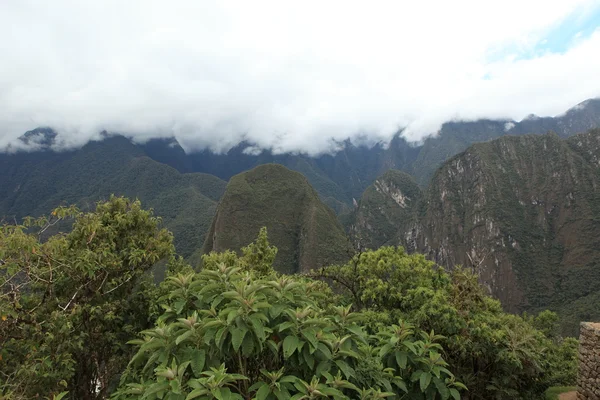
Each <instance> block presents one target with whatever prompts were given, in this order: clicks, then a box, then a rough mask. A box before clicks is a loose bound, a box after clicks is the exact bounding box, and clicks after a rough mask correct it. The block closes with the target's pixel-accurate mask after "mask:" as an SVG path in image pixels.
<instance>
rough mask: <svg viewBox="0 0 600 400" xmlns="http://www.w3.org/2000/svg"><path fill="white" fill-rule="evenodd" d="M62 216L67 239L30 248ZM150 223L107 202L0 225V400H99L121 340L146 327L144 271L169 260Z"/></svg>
mask: <svg viewBox="0 0 600 400" xmlns="http://www.w3.org/2000/svg"><path fill="white" fill-rule="evenodd" d="M70 217H75V221H74V223H73V227H72V230H71V232H70V233H69V234H66V235H65V234H57V235H54V236H52V237H50V238H49V239H48V240H47V241H41V240H40V237H41V235H42V234H43V233H44V231H45V230H46V229H48V228H49V227H51V226H52V225H54V224H56V223H58V222H59V221H61V220H65V219H68V218H70ZM159 223H160V220H159V219H158V218H156V217H154V216H153V215H152V213H151V212H149V211H145V210H142V209H141V205H140V203H139V202H137V201H136V202H132V201H129V200H127V199H124V198H117V197H113V198H111V199H110V200H109V201H108V202H104V203H99V204H98V205H97V207H96V210H95V211H94V212H91V213H81V212H79V211H78V210H77V209H76V208H74V207H71V208H59V209H56V210H55V211H54V212H53V213H52V216H51V217H50V218H49V219H47V218H40V219H31V218H28V219H26V221H25V224H24V225H4V226H0V315H1V317H2V318H1V320H0V371H2V374H0V397H1V398H7V399H12V398H15V399H24V398H37V397H39V396H43V395H44V396H49V398H52V396H53V395H57V396H58V393H61V392H63V391H65V390H68V391H69V392H70V396H72V397H71V398H76V399H95V398H103V396H106V394H107V393H108V391H109V387H110V385H111V379H112V378H113V377H114V376H115V375H116V374H118V373H119V372H120V371H121V370H122V369H123V368H124V367H125V365H126V363H127V359H128V358H129V357H130V349H128V348H127V347H126V346H125V342H126V341H127V340H128V339H129V338H131V336H132V335H134V334H135V333H136V332H138V331H140V330H141V329H144V328H145V327H148V326H149V322H150V321H151V320H152V319H153V318H152V317H151V315H150V311H149V310H150V308H151V307H152V304H153V303H154V302H155V297H154V291H155V288H154V285H153V284H152V283H151V280H150V279H148V278H147V276H146V272H148V271H149V270H150V268H151V267H152V266H153V265H155V264H156V263H157V262H158V261H159V260H161V259H168V258H170V257H171V255H172V253H173V245H172V237H171V234H170V233H169V232H168V231H166V230H164V229H160V228H159Z"/></svg>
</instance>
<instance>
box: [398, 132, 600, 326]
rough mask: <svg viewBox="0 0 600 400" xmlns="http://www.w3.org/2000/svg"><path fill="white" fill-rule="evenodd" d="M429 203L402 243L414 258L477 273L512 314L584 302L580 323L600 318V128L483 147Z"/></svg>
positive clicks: (447, 175) (452, 170)
mask: <svg viewBox="0 0 600 400" xmlns="http://www.w3.org/2000/svg"><path fill="white" fill-rule="evenodd" d="M424 201H425V204H424V209H425V211H424V213H423V215H422V216H421V217H420V218H419V221H418V223H416V224H413V226H412V229H410V230H407V231H405V232H404V237H403V240H402V241H401V243H403V244H404V245H406V246H407V247H409V249H410V250H414V251H420V252H424V253H426V254H428V255H429V256H430V257H431V258H432V259H434V260H436V261H437V262H438V263H440V264H441V265H443V266H445V267H447V268H452V267H453V266H454V265H457V264H461V265H464V266H468V267H471V268H473V269H474V270H476V271H477V273H478V274H479V277H480V281H481V282H482V283H483V284H484V285H485V286H487V288H488V289H489V291H490V292H491V293H492V294H493V295H494V296H496V297H497V298H499V299H500V300H501V301H502V303H503V305H504V306H505V308H506V309H507V310H509V311H513V312H519V311H524V310H531V311H538V310H541V309H544V308H547V307H550V308H553V309H556V310H557V311H560V310H561V309H562V308H563V307H565V306H567V307H573V304H578V307H577V309H575V310H571V311H572V312H570V313H568V314H570V318H572V319H573V321H579V320H581V319H587V318H590V317H591V318H595V317H600V315H596V314H598V313H600V309H599V308H598V307H595V309H594V307H593V305H594V303H596V304H597V299H598V294H599V293H600V130H592V131H590V132H588V133H585V134H580V135H575V136H573V137H571V138H569V139H566V140H565V139H561V138H560V137H559V136H557V135H556V134H547V135H541V136H537V135H525V136H514V137H511V136H507V137H503V138H501V139H498V140H495V141H492V142H487V143H480V144H476V145H474V146H472V147H470V148H469V149H468V150H467V151H465V152H464V153H462V154H460V155H458V156H456V157H454V158H452V159H451V160H449V161H448V162H446V163H445V164H444V166H443V167H442V168H440V169H439V170H438V171H437V172H436V174H435V176H434V177H433V180H432V183H431V185H430V187H429V190H428V191H427V194H426V198H425V199H424ZM590 307H591V308H590ZM589 312H591V313H592V314H594V315H589ZM578 318H581V319H578ZM573 321H571V322H573Z"/></svg>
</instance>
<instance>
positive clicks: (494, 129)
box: [409, 98, 600, 186]
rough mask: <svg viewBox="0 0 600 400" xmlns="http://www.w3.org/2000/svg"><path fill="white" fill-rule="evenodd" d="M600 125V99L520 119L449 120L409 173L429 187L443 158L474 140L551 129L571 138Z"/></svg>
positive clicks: (427, 141) (459, 150)
mask: <svg viewBox="0 0 600 400" xmlns="http://www.w3.org/2000/svg"><path fill="white" fill-rule="evenodd" d="M597 127H600V98H596V99H589V100H586V101H583V102H581V103H579V104H578V105H576V106H574V107H572V108H571V109H569V110H568V111H567V112H565V113H564V114H562V115H559V116H556V117H543V118H542V117H537V116H535V115H530V116H528V117H527V118H525V119H523V120H522V121H520V122H517V121H513V120H507V119H504V120H490V119H481V120H477V121H453V122H447V123H445V124H443V125H442V127H441V129H440V131H439V133H438V134H437V135H436V136H430V137H428V138H426V139H425V141H424V142H423V146H422V147H421V149H420V151H419V155H418V157H417V159H416V160H415V162H414V164H413V165H412V170H411V171H409V172H411V174H412V175H413V176H415V179H416V180H417V182H418V183H419V184H420V185H421V186H427V184H428V182H429V180H430V179H431V177H432V176H433V174H434V172H435V171H436V170H437V168H439V166H440V165H442V163H443V162H444V161H446V160H447V159H449V158H450V157H452V156H454V155H455V154H458V153H460V152H462V151H464V150H466V149H467V147H469V146H470V145H472V144H474V143H479V142H485V141H489V140H493V139H497V138H499V137H501V136H504V135H524V134H531V133H535V134H545V133H547V132H550V131H552V132H555V133H557V134H558V135H559V136H561V137H568V136H571V135H575V134H577V133H581V132H586V131H588V130H589V129H593V128H597Z"/></svg>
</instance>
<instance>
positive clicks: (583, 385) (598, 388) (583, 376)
mask: <svg viewBox="0 0 600 400" xmlns="http://www.w3.org/2000/svg"><path fill="white" fill-rule="evenodd" d="M577 399H578V400H600V323H592V322H582V323H581V330H580V334H579V376H578V378H577Z"/></svg>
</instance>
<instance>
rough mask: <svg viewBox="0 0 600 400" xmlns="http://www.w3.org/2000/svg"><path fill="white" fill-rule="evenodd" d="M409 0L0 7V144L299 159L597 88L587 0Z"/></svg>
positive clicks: (586, 94)
mask: <svg viewBox="0 0 600 400" xmlns="http://www.w3.org/2000/svg"><path fill="white" fill-rule="evenodd" d="M396 3H397V4H396ZM412 3H414V4H408V3H407V2H388V1H381V2H378V1H375V2H369V3H366V2H348V1H343V2H342V1H338V2H317V1H307V2H298V3H294V4H291V3H289V2H278V1H259V0H258V1H252V2H247V1H245V2H241V1H240V2H203V1H200V2H198V1H191V0H190V1H180V2H159V1H148V0H144V1H141V0H139V1H134V0H132V1H127V2H118V1H105V2H95V3H92V2H79V1H73V2H71V1H66V0H65V1H60V0H59V1H55V2H34V1H26V0H23V1H18V2H5V3H2V4H1V5H0V57H1V58H2V62H1V63H0V148H5V147H6V146H7V144H8V143H11V142H13V143H14V140H15V139H16V138H17V137H19V136H20V135H22V134H23V132H25V131H28V130H31V129H33V128H36V127H38V126H50V127H52V128H54V129H55V130H56V131H57V132H58V133H59V138H60V143H62V145H64V146H66V147H72V146H79V145H82V144H84V143H85V142H87V141H88V140H90V139H91V138H95V137H98V132H100V131H103V130H106V131H109V132H118V133H122V134H126V135H128V136H132V137H134V138H135V139H136V140H139V141H143V140H146V139H148V138H150V137H170V136H175V137H176V138H177V139H178V140H179V141H180V142H181V143H182V144H183V145H184V147H186V149H188V150H195V149H202V148H209V149H212V150H214V151H224V150H227V149H228V148H230V147H232V146H234V145H235V144H237V143H239V142H240V141H241V140H246V141H248V142H250V143H253V144H254V145H255V146H256V148H269V149H272V150H273V151H275V152H287V151H301V152H307V153H311V154H315V153H319V152H323V151H328V150H330V149H331V148H332V147H335V143H336V141H341V140H344V139H346V138H348V137H349V138H359V137H360V138H362V139H361V140H367V141H371V142H377V141H386V140H389V138H390V137H391V136H392V135H393V134H394V133H396V132H397V131H398V129H400V128H406V129H405V130H404V132H403V134H404V135H405V136H406V137H407V138H408V139H409V140H419V139H421V138H423V137H424V136H425V135H428V134H435V132H436V131H437V130H438V129H439V127H440V125H441V123H443V122H444V121H448V120H452V119H476V118H482V117H488V118H507V119H515V120H519V119H521V118H523V117H524V116H525V115H527V114H529V113H536V114H538V115H556V114H558V113H560V112H563V111H564V110H566V109H567V108H568V107H570V106H572V105H574V104H577V103H578V102H580V101H582V100H584V99H586V98H590V97H596V96H598V94H600V74H598V71H600V52H599V51H598V49H600V29H590V26H591V25H590V24H593V23H594V21H595V22H597V18H598V16H599V15H600V11H599V7H598V3H597V2H596V1H593V0H565V1H554V2H548V1H540V0H531V1H527V2H522V1H520V0H519V1H517V0H508V1H497V2H493V3H492V2H481V1H470V0H459V1H453V2H438V1H422V2H412ZM596 26H597V24H596ZM578 27H581V30H578V29H579V28H578ZM557 38H559V39H560V40H559V39H557ZM558 42H560V43H558ZM559 44H560V46H559ZM365 138H366V139H365Z"/></svg>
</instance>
